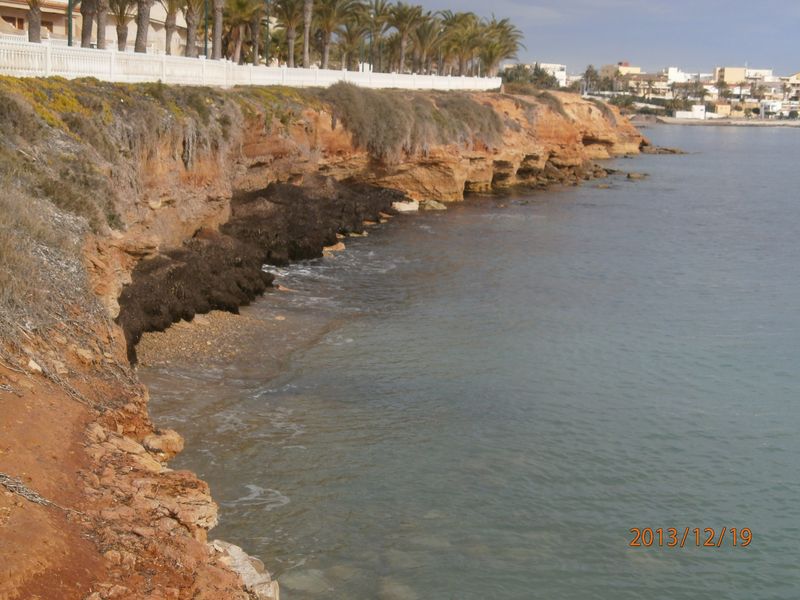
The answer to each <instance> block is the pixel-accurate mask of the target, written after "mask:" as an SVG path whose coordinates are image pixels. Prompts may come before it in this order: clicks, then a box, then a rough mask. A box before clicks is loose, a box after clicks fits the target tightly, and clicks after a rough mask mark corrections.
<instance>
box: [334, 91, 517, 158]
mask: <svg viewBox="0 0 800 600" xmlns="http://www.w3.org/2000/svg"><path fill="white" fill-rule="evenodd" d="M319 95H320V97H321V98H322V100H323V101H325V102H326V103H327V104H329V105H330V107H331V110H332V115H333V120H334V127H335V126H336V124H337V122H338V121H341V122H342V125H344V127H345V128H346V129H347V130H348V131H349V132H350V133H351V134H352V135H353V140H354V142H355V143H356V144H357V145H358V146H360V147H362V148H365V149H366V150H367V152H369V153H370V155H372V156H373V157H374V158H376V159H378V160H381V161H385V162H395V161H397V160H398V159H399V158H400V157H401V156H402V155H403V154H414V153H418V152H421V153H425V152H427V151H428V149H429V148H430V147H431V146H433V145H436V144H459V145H461V146H464V147H471V146H472V145H473V144H475V143H481V144H484V145H486V146H490V147H491V146H495V145H496V144H498V143H499V141H500V139H501V137H502V134H503V121H502V119H501V118H500V116H499V115H498V114H497V113H496V112H495V111H494V110H493V109H492V108H491V107H490V106H486V105H483V104H481V103H479V102H477V101H476V100H475V99H474V97H473V96H471V95H469V94H462V93H456V92H448V93H437V94H434V93H417V92H407V91H402V90H370V89H364V88H359V87H356V86H354V85H352V84H348V83H337V84H336V85H333V86H331V87H330V88H327V89H325V90H322V91H320V92H319Z"/></svg>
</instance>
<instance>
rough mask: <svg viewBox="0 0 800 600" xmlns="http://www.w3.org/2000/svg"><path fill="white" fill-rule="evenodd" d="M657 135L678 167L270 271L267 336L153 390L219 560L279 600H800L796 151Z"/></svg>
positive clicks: (263, 313) (513, 201) (666, 163)
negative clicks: (182, 445) (272, 581)
mask: <svg viewBox="0 0 800 600" xmlns="http://www.w3.org/2000/svg"><path fill="white" fill-rule="evenodd" d="M643 133H645V135H647V136H648V137H649V138H650V139H651V140H652V141H653V142H654V143H656V144H659V145H664V146H672V147H678V148H681V149H682V150H684V151H685V152H686V154H683V155H675V156H666V155H646V156H640V157H635V158H632V159H618V160H615V161H612V162H610V163H609V166H610V167H613V168H616V169H620V170H621V171H622V172H623V173H620V174H616V175H614V176H612V177H611V178H609V179H608V180H607V181H592V182H587V183H586V184H585V185H581V186H579V187H563V188H553V189H550V190H547V191H536V192H523V191H517V192H514V193H511V194H508V195H503V196H474V197H471V198H469V199H467V200H466V201H465V202H463V203H458V204H453V205H450V209H449V210H447V211H446V212H426V213H420V214H418V215H408V216H406V215H402V216H398V217H396V218H394V219H392V220H391V221H390V222H389V223H388V224H386V225H382V226H380V227H377V228H372V229H371V230H370V235H369V236H368V237H365V238H358V239H356V238H352V239H348V240H345V241H346V245H347V249H346V250H345V251H344V252H342V253H339V254H336V255H335V256H334V257H329V258H323V259H319V260H312V261H308V262H302V263H298V264H293V265H291V266H289V267H287V268H282V269H275V268H269V267H267V268H268V270H271V271H272V272H274V273H276V275H277V277H278V282H279V283H281V284H282V285H283V286H284V287H286V288H289V289H291V290H292V291H291V292H271V293H268V294H267V295H266V296H264V297H263V298H261V299H259V300H258V301H256V302H255V303H254V304H253V305H252V306H250V307H248V308H246V309H244V310H245V311H246V312H247V314H248V315H249V316H251V317H255V318H259V319H264V320H275V319H279V320H281V321H282V322H283V323H284V324H285V325H284V326H283V327H282V328H280V329H279V330H277V333H275V334H271V335H269V336H267V335H265V336H264V339H256V340H255V341H253V340H252V339H249V340H248V341H247V347H244V348H242V351H241V352H240V353H239V355H238V356H236V357H235V358H233V359H231V360H227V361H225V362H219V363H216V364H208V363H203V364H200V362H196V361H190V360H184V361H177V362H175V361H173V363H171V364H169V365H166V366H164V365H162V366H160V367H143V368H141V369H140V376H141V378H142V380H143V381H144V382H145V383H146V384H147V385H148V386H149V389H150V394H151V404H150V407H151V412H152V414H153V417H154V420H155V422H156V424H157V425H158V426H160V427H172V428H175V429H177V430H178V431H179V432H181V433H182V434H183V435H184V436H185V438H186V445H187V447H186V450H185V451H184V452H183V453H182V454H181V455H180V456H179V457H178V458H176V459H175V460H174V461H173V463H172V465H171V466H172V467H174V468H187V469H191V470H193V471H195V472H197V473H198V474H199V475H200V476H201V477H202V478H203V479H205V480H206V481H208V482H209V484H210V486H211V489H212V493H213V495H214V497H215V499H216V500H217V502H218V503H219V505H220V524H219V526H218V527H217V528H215V529H214V530H213V531H212V532H211V534H210V539H214V538H221V539H225V540H227V541H230V542H233V543H235V544H238V545H240V546H242V547H243V548H244V549H245V550H246V551H247V552H249V553H251V554H253V555H254V556H257V557H258V558H260V559H261V560H262V561H263V562H264V563H265V565H266V567H267V569H268V570H269V571H270V573H272V574H273V576H274V577H276V578H277V579H278V581H279V583H280V585H281V598H282V600H305V599H317V598H326V599H327V598H335V599H339V598H341V599H348V600H367V599H382V600H387V599H388V600H412V599H420V600H422V599H424V600H439V599H442V600H444V599H453V600H462V599H463V600H472V599H474V600H478V599H480V600H505V599H509V600H511V599H514V600H516V599H520V600H522V599H531V598H543V599H553V600H557V599H581V600H583V599H602V600H624V599H631V600H633V599H636V600H639V599H642V598H654V599H669V600H679V599H692V600H705V599H712V598H713V599H715V600H716V599H740V600H755V599H787V600H789V599H792V600H796V599H797V598H800V566H798V561H799V560H800V372H799V371H798V367H800V195H798V183H800V167H798V164H800V163H798V156H800V131H798V130H796V129H791V128H787V129H784V128H725V127H703V128H698V127H680V126H652V127H650V128H648V129H645V130H643ZM628 171H636V172H641V173H646V174H647V175H648V176H647V177H646V178H645V179H643V180H637V181H632V180H628V179H627V178H626V177H625V176H624V172H628ZM648 542H649V543H648Z"/></svg>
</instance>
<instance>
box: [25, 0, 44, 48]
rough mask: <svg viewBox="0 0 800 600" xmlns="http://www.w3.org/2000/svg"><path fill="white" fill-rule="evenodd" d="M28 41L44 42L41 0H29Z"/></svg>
mask: <svg viewBox="0 0 800 600" xmlns="http://www.w3.org/2000/svg"><path fill="white" fill-rule="evenodd" d="M28 41H29V42H33V43H34V44H41V43H42V7H41V6H40V5H39V0H28Z"/></svg>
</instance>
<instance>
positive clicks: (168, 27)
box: [164, 7, 178, 55]
mask: <svg viewBox="0 0 800 600" xmlns="http://www.w3.org/2000/svg"><path fill="white" fill-rule="evenodd" d="M177 18H178V11H177V9H176V8H174V7H173V8H171V9H170V10H168V11H167V18H166V19H164V35H165V36H166V37H165V39H164V52H165V53H166V54H167V55H171V54H172V38H173V37H174V35H175V31H176V30H177V29H178V26H177V25H176V24H175V21H176V20H177Z"/></svg>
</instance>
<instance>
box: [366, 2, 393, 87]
mask: <svg viewBox="0 0 800 600" xmlns="http://www.w3.org/2000/svg"><path fill="white" fill-rule="evenodd" d="M391 9H392V5H391V4H390V2H389V0H370V1H369V4H367V5H366V11H367V16H368V18H369V62H370V64H372V65H373V66H374V65H375V43H376V42H377V44H378V53H377V54H378V72H380V71H382V70H383V56H382V54H383V52H382V47H381V46H382V41H383V34H384V33H386V28H387V27H388V21H389V14H390V12H391Z"/></svg>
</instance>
